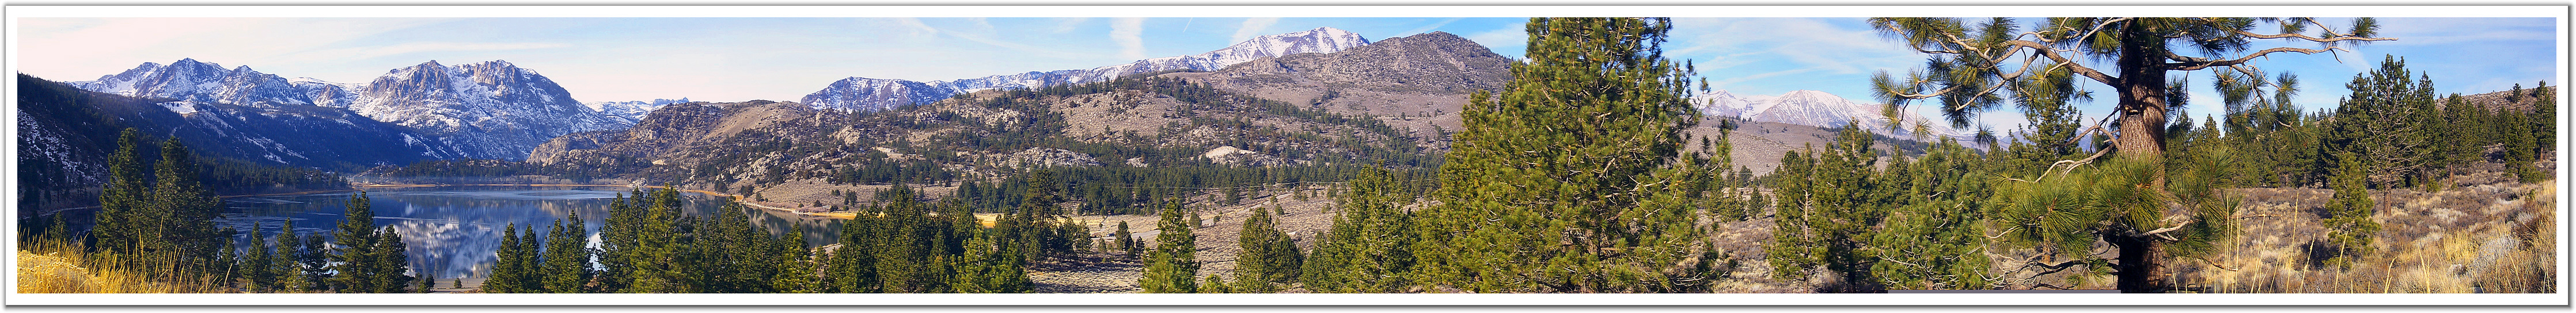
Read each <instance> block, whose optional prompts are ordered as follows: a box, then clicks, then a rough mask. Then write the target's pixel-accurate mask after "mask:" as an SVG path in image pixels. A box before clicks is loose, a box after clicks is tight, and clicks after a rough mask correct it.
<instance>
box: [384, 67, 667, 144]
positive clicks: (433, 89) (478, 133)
mask: <svg viewBox="0 0 2576 313" xmlns="http://www.w3.org/2000/svg"><path fill="white" fill-rule="evenodd" d="M359 98H360V100H359V101H358V102H357V103H353V104H350V106H349V108H350V109H352V110H355V111H357V112H358V114H364V115H367V116H368V117H374V118H376V119H377V120H381V121H385V122H388V123H394V124H397V125H403V126H408V127H411V128H413V129H417V130H419V131H421V132H422V133H425V134H429V135H430V136H433V137H436V138H437V140H439V141H441V142H445V143H447V144H448V145H450V146H455V147H457V148H458V149H461V150H464V152H465V153H466V154H467V155H468V156H469V157H473V158H482V159H505V160H519V159H520V158H522V157H525V156H527V155H528V151H529V149H531V148H535V147H536V146H537V145H538V144H543V143H545V142H546V141H547V140H549V139H554V138H555V137H558V136H563V135H567V134H572V133H578V132H585V131H598V130H610V129H621V128H625V127H626V125H624V124H623V123H621V122H620V121H619V120H617V119H615V118H610V117H607V116H605V115H601V114H598V112H596V111H591V110H590V108H588V107H586V106H583V105H582V104H581V102H579V101H574V100H573V98H572V94H571V93H569V92H566V91H564V89H563V87H562V86H558V85H556V84H555V82H554V81H553V80H550V79H547V78H546V77H545V76H544V75H539V74H537V72H536V71H532V70H527V69H522V68H519V67H518V66H517V65H513V64H510V62H506V61H490V62H482V63H474V64H466V65H462V66H446V65H442V64H439V63H438V61H430V62H427V63H421V64H420V65H414V66H412V67H406V68H400V69H395V70H393V71H391V72H388V73H386V74H385V75H384V76H381V77H377V78H376V80H375V81H373V82H369V83H367V87H366V89H365V90H364V91H362V92H360V93H359Z"/></svg>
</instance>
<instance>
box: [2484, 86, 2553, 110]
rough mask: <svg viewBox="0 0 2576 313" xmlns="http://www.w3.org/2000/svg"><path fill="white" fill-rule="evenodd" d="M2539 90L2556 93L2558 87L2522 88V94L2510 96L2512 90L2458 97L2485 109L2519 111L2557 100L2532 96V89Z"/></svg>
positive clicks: (2532, 108)
mask: <svg viewBox="0 0 2576 313" xmlns="http://www.w3.org/2000/svg"><path fill="white" fill-rule="evenodd" d="M2541 90H2546V93H2550V94H2556V93H2557V91H2558V87H2554V86H2553V87H2547V88H2533V89H2523V90H2522V93H2523V94H2522V95H2521V96H2510V94H2512V93H2513V91H2510V90H2507V91H2497V92H2489V93H2481V94H2474V95H2465V96H2460V98H2462V99H2466V100H2468V101H2469V103H2474V104H2477V105H2478V107H2482V108H2487V110H2514V111H2521V112H2531V111H2532V110H2534V108H2535V105H2539V104H2541V103H2552V104H2554V103H2556V101H2557V100H2556V99H2542V98H2537V97H2533V95H2534V93H2533V92H2534V91H2541Z"/></svg>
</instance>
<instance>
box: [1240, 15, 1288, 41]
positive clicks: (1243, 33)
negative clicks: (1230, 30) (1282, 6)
mask: <svg viewBox="0 0 2576 313" xmlns="http://www.w3.org/2000/svg"><path fill="white" fill-rule="evenodd" d="M1278 23H1279V18H1276V17H1255V18H1247V19H1243V27H1236V28H1235V29H1234V41H1228V43H1235V42H1243V41H1245V40H1252V36H1260V35H1261V33H1262V30H1264V29H1270V25H1271V24H1278Z"/></svg>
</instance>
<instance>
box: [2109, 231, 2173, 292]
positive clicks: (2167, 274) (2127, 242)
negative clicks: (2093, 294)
mask: <svg viewBox="0 0 2576 313" xmlns="http://www.w3.org/2000/svg"><path fill="white" fill-rule="evenodd" d="M2110 239H2111V240H2110V241H2111V245H2112V246H2116V247H2119V248H2120V259H2119V261H2120V265H2119V269H2120V292H2121V293H2164V292H2165V291H2167V290H2173V271H2171V270H2169V269H2167V268H2165V262H2164V260H2165V259H2167V258H2168V257H2167V255H2166V254H2165V249H2164V248H2165V243H2164V242H2163V241H2158V240H2156V239H2155V238H2151V237H2130V236H2118V235H2115V236H2112V237H2111V238H2110Z"/></svg>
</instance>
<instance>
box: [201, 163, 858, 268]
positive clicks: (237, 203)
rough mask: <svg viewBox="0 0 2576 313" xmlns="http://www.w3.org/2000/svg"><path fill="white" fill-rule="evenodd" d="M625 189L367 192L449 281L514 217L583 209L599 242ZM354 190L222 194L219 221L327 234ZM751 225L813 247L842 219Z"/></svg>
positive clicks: (416, 260)
mask: <svg viewBox="0 0 2576 313" xmlns="http://www.w3.org/2000/svg"><path fill="white" fill-rule="evenodd" d="M624 191H627V190H626V189H622V188H617V187H493V186H451V187H401V188H371V189H369V190H368V191H367V198H369V199H370V200H371V201H370V202H369V203H370V205H371V208H372V210H373V211H374V212H375V219H376V220H375V223H376V225H377V226H379V227H382V226H391V227H393V228H394V229H395V230H397V231H399V232H401V233H402V237H403V244H405V245H406V246H407V247H408V248H409V250H408V252H409V253H410V257H411V259H410V260H411V265H412V268H413V269H415V270H426V271H429V272H432V273H436V274H437V275H436V277H437V279H438V280H440V281H441V283H440V285H439V286H442V287H444V286H446V284H445V282H444V281H446V280H449V279H455V278H463V279H466V280H468V281H478V280H480V279H481V278H483V277H485V276H486V275H489V274H490V273H491V272H492V265H493V264H494V263H495V259H494V256H493V253H494V252H495V251H497V248H499V246H500V245H501V237H502V234H501V231H502V229H503V228H506V227H509V225H511V224H513V223H516V224H518V225H519V227H520V228H526V227H528V226H529V225H540V226H538V229H537V233H538V235H539V236H543V235H544V233H545V227H548V226H550V225H552V224H553V223H554V221H556V220H560V219H563V218H564V217H565V216H570V215H572V214H574V213H579V214H581V219H582V223H583V224H585V225H587V227H585V228H586V229H588V230H589V234H590V235H589V236H588V237H589V238H590V239H589V240H590V244H591V245H597V244H599V231H600V227H602V226H604V225H606V223H607V219H608V204H609V202H610V201H612V200H614V199H615V198H616V197H617V196H618V194H619V193H620V192H624ZM350 195H351V192H337V193H320V194H309V195H291V196H258V197H237V198H228V199H224V205H225V206H226V207H228V208H229V209H228V210H226V213H224V216H223V217H222V218H220V219H218V220H216V225H217V226H218V227H225V228H231V229H234V230H238V231H242V235H241V236H239V237H237V238H236V239H238V240H244V241H241V242H240V243H239V244H240V245H242V246H245V247H246V246H248V245H249V243H250V242H249V241H247V240H250V238H251V237H250V234H249V232H248V230H250V227H251V225H252V223H258V224H259V225H262V226H261V229H260V231H261V233H260V234H259V235H260V238H263V239H265V238H268V237H271V236H275V235H276V234H277V231H278V229H277V225H278V224H279V223H281V222H291V223H293V224H294V225H295V232H296V234H298V235H302V234H312V233H323V234H325V235H328V233H329V232H330V231H332V230H337V229H339V225H340V221H341V219H342V216H341V214H342V213H345V212H347V208H348V202H349V196H350ZM682 198H684V199H686V201H685V202H687V203H688V204H687V208H686V212H688V214H690V215H693V216H701V217H713V216H716V214H715V213H716V210H718V209H721V208H722V207H723V203H724V201H723V198H719V197H715V196H708V195H704V194H697V193H682ZM744 210H746V211H747V213H745V214H744V215H745V216H748V217H750V219H751V222H752V224H754V225H760V226H761V227H762V228H765V229H768V230H769V231H770V233H771V234H783V233H787V232H788V231H789V230H790V229H791V227H792V228H801V229H804V230H805V234H806V236H805V242H806V243H807V244H808V245H809V246H816V245H823V244H830V243H832V242H833V241H834V240H837V239H838V238H840V237H839V232H840V221H839V220H832V219H822V218H815V217H807V216H802V215H796V214H793V213H787V212H778V211H771V210H762V209H753V208H745V209H744Z"/></svg>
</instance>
